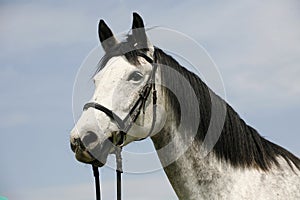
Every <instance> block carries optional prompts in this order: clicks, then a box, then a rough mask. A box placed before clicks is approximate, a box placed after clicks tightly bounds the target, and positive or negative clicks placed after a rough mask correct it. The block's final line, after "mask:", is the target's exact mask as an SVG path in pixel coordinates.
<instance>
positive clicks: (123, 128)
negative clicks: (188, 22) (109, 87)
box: [83, 52, 157, 200]
mask: <svg viewBox="0 0 300 200" xmlns="http://www.w3.org/2000/svg"><path fill="white" fill-rule="evenodd" d="M138 56H141V57H143V58H144V59H145V60H146V61H147V62H149V63H150V64H151V65H152V71H151V74H150V76H149V78H148V80H147V82H146V84H145V85H144V86H143V88H142V89H141V91H140V92H139V98H138V99H137V101H136V102H135V104H134V105H133V107H132V108H131V109H130V111H129V113H128V114H127V115H126V117H125V118H124V119H121V118H120V117H119V116H118V115H117V114H116V113H114V112H113V111H112V110H110V109H108V108H106V107H105V106H103V105H101V104H98V103H96V102H89V103H86V104H85V105H84V107H83V110H87V109H88V108H94V109H96V110H99V111H101V112H104V113H105V114H106V115H107V116H108V117H109V118H110V119H111V120H112V121H113V122H114V123H116V125H117V126H118V128H119V131H118V133H119V135H120V136H121V138H120V140H119V141H118V142H117V144H116V148H115V152H114V153H115V155H116V163H117V169H116V179H117V180H116V181H117V200H121V197H122V176H121V175H122V173H123V170H122V156H121V151H122V146H123V144H124V141H125V138H126V135H127V133H128V131H129V130H130V128H131V127H132V125H133V123H134V122H135V121H136V120H137V118H138V117H139V115H140V113H141V111H142V110H143V114H145V106H146V101H147V99H148V97H149V95H150V93H151V91H152V102H153V105H152V106H153V110H152V112H153V113H152V114H153V117H152V124H151V128H150V131H149V133H148V134H147V136H146V137H143V138H140V139H138V140H139V141H140V140H144V139H146V138H147V137H149V136H150V135H151V133H152V132H153V129H154V126H155V121H156V106H157V105H156V102H157V94H156V88H155V73H156V70H157V65H156V64H154V62H153V59H152V58H150V57H149V56H147V55H146V54H144V53H140V52H138ZM154 60H155V58H154ZM92 169H93V174H94V177H95V187H96V199H97V200H101V186H100V174H99V170H98V167H97V166H94V165H92Z"/></svg>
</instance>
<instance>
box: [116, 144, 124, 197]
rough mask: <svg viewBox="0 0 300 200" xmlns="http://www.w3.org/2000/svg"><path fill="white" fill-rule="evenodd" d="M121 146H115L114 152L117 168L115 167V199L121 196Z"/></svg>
mask: <svg viewBox="0 0 300 200" xmlns="http://www.w3.org/2000/svg"><path fill="white" fill-rule="evenodd" d="M121 151H122V148H121V147H120V148H116V151H115V154H116V163H117V169H116V175H117V200H121V198H122V173H123V169H122V156H121Z"/></svg>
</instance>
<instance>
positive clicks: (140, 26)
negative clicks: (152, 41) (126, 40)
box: [132, 12, 147, 48]
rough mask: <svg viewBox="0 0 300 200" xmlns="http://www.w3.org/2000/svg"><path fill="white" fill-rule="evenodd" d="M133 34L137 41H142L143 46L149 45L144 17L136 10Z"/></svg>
mask: <svg viewBox="0 0 300 200" xmlns="http://www.w3.org/2000/svg"><path fill="white" fill-rule="evenodd" d="M132 35H133V36H134V38H135V40H136V41H137V43H140V44H141V45H142V46H144V48H145V47H147V46H145V45H147V35H146V31H145V27H144V22H143V19H142V17H141V16H140V15H139V14H137V13H136V12H134V13H133V22H132Z"/></svg>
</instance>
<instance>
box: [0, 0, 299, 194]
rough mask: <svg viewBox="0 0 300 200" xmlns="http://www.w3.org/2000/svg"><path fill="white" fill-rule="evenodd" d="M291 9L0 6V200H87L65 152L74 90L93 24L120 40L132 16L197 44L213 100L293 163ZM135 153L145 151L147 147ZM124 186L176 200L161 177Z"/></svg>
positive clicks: (295, 27) (109, 181)
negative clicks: (208, 63) (213, 85)
mask: <svg viewBox="0 0 300 200" xmlns="http://www.w3.org/2000/svg"><path fill="white" fill-rule="evenodd" d="M299 10H300V2H299V1H297V0H287V1H280V0H272V1H271V0H266V1H259V0H251V1H250V0H244V1H226V2H225V1H222V2H221V1H218V2H217V1H209V2H207V1H197V0H193V1H177V0H176V1H171V0H168V1H147V2H146V1H145V2H143V3H141V1H137V0H133V1H127V0H120V1H106V2H100V1H95V0H92V1H88V2H84V1H74V0H72V1H71V0H60V1H50V0H45V1H37V0H29V1H20V0H10V1H6V0H2V1H0V32H1V35H0V36H1V37H0V43H1V46H0V91H1V100H0V102H1V104H0V136H1V140H0V143H1V145H0V159H1V161H0V162H1V168H0V169H1V170H0V196H1V195H2V196H6V197H8V198H9V199H13V200H15V199H22V200H40V199H45V200H47V199H50V198H51V199H57V200H62V199H76V200H83V199H93V198H94V188H93V187H94V186H93V177H92V173H91V169H90V166H88V165H84V164H81V163H79V162H77V161H76V160H75V159H74V155H73V153H72V152H71V150H70V148H69V132H70V130H71V129H72V128H73V126H74V120H73V113H72V91H73V85H74V82H75V78H76V74H77V71H78V70H79V67H80V65H81V63H82V62H83V60H84V59H85V57H86V56H87V55H88V53H89V52H90V51H91V50H92V49H93V48H95V47H96V46H98V45H99V41H98V35H97V23H98V21H99V19H104V20H105V21H106V22H107V23H108V24H109V26H110V27H111V28H112V29H113V30H114V32H116V33H120V32H124V31H127V30H128V29H129V27H130V26H131V20H132V12H133V11H136V12H138V13H139V14H140V15H141V16H142V17H143V19H144V22H145V23H146V26H147V27H155V26H160V27H165V28H169V29H172V30H176V31H178V32H181V33H184V34H186V35H188V36H189V37H190V38H193V39H194V40H195V41H196V42H197V43H199V44H200V45H202V47H203V48H204V49H205V50H206V51H207V52H208V53H209V55H210V57H211V58H212V60H213V61H214V63H215V64H216V65H217V67H218V70H219V72H220V75H221V77H222V80H223V83H224V88H225V91H226V95H224V94H223V95H222V94H220V95H221V96H222V97H224V98H226V100H227V102H228V103H229V104H230V105H232V106H233V108H234V109H235V110H236V111H237V112H238V113H239V114H240V116H241V117H242V118H243V119H244V120H245V121H246V122H247V123H248V124H250V125H251V126H253V127H254V128H256V129H257V130H258V131H259V132H260V133H261V135H263V136H264V137H265V138H267V139H269V140H271V141H273V142H275V143H277V144H279V145H281V146H283V147H285V148H287V149H288V150H290V151H291V152H293V153H294V154H296V155H297V156H299V155H300V145H299V139H300V135H299V130H300V128H299V127H298V124H299V119H300V87H299V86H300V78H299V75H300V66H299V63H300V56H299V55H300V13H299ZM150 40H151V38H150ZM173 43H174V44H175V43H176V41H173ZM154 45H156V46H158V47H159V46H160V44H154ZM175 46H176V45H174V46H170V47H169V48H170V49H172V47H175ZM186 51H187V52H186V53H187V54H189V53H190V54H192V53H193V52H189V49H186ZM100 57H101V55H99V58H100ZM134 145H136V146H137V148H141V149H143V148H146V147H144V145H145V146H147V148H151V142H150V141H146V142H144V143H138V144H134ZM135 162H137V163H131V164H133V165H135V164H138V161H135ZM101 176H102V177H101V178H102V184H103V197H104V198H105V199H112V198H114V195H115V188H114V171H113V170H112V169H110V168H109V167H104V168H103V169H101ZM123 177H124V183H123V186H124V199H158V200H159V199H176V196H175V193H174V192H173V190H172V188H171V186H170V184H169V182H168V180H167V177H166V176H165V174H164V172H163V170H156V171H154V172H151V173H143V174H124V175H123Z"/></svg>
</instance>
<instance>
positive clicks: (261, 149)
mask: <svg viewBox="0 0 300 200" xmlns="http://www.w3.org/2000/svg"><path fill="white" fill-rule="evenodd" d="M154 58H155V59H156V62H157V63H158V64H161V65H162V67H161V76H162V81H163V82H164V80H165V81H168V85H170V84H171V86H170V87H172V88H173V89H176V93H178V92H179V93H182V95H184V96H185V97H186V102H185V103H186V104H185V105H180V106H185V107H186V108H185V109H187V110H188V112H189V117H190V118H193V117H194V116H196V114H197V113H195V110H196V109H195V108H194V104H193V102H190V99H191V98H189V97H191V94H188V92H189V91H188V90H186V88H184V87H183V86H182V84H180V83H178V81H176V79H177V77H174V75H173V76H171V75H170V73H168V71H167V70H166V69H165V68H164V67H163V66H168V67H171V68H172V69H174V70H176V71H177V72H179V73H180V74H181V75H182V76H184V77H185V78H186V79H187V80H188V81H189V83H190V85H191V86H192V88H193V90H194V92H195V94H196V96H197V99H198V102H199V110H200V116H201V117H200V125H199V127H198V132H197V135H196V140H199V141H201V142H203V140H204V138H205V136H206V133H207V131H208V127H209V124H210V118H211V114H212V113H211V108H212V101H211V99H212V98H213V102H214V104H216V105H217V108H221V107H220V106H222V105H225V106H226V117H225V122H224V126H223V130H222V132H221V135H220V137H219V139H218V141H217V143H216V144H215V146H214V147H213V150H212V151H213V152H214V154H215V155H216V157H217V158H218V159H219V160H225V161H226V162H228V163H230V164H231V165H232V166H234V167H240V168H249V167H254V168H257V169H261V170H264V171H267V170H269V169H270V168H271V166H272V164H275V165H277V166H279V162H278V160H277V158H278V157H279V156H281V157H282V158H284V159H285V160H286V162H287V163H288V164H289V166H290V167H291V168H292V169H293V165H292V164H294V165H295V166H296V167H297V168H298V169H299V170H300V160H299V158H297V157H296V156H295V155H293V154H292V153H290V152H289V151H287V150H286V149H284V148H282V147H280V146H279V145H276V144H274V143H272V142H270V141H268V140H266V139H265V138H263V137H262V136H260V134H259V133H258V132H257V131H256V130H255V129H254V128H252V127H251V126H249V125H247V124H246V123H245V121H244V120H243V119H241V118H240V116H239V115H238V114H237V113H236V112H235V111H234V109H233V108H232V107H231V106H230V105H229V104H228V103H226V102H225V101H224V100H223V99H222V98H221V97H219V96H218V95H216V94H215V93H214V92H213V91H212V90H211V89H210V88H209V87H208V86H207V85H206V84H205V83H204V82H203V81H202V80H201V79H200V78H199V77H198V76H197V75H196V74H194V73H192V72H190V71H188V70H187V69H186V68H184V67H183V66H181V65H180V64H179V63H178V62H177V61H176V60H175V59H174V58H173V57H171V56H169V55H167V54H166V53H164V52H163V51H162V50H161V49H159V48H155V51H154ZM170 80H171V81H170ZM163 84H164V83H163ZM173 92H174V91H173ZM173 92H172V91H169V90H166V91H165V93H166V94H167V96H169V99H168V103H169V104H170V106H171V108H172V110H173V111H174V112H175V114H174V115H175V119H176V122H177V124H179V122H180V116H181V115H180V109H178V108H180V106H179V105H178V101H177V100H176V98H174V94H173ZM218 106H219V107H218ZM176 116H177V117H176ZM188 126H189V125H188Z"/></svg>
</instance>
